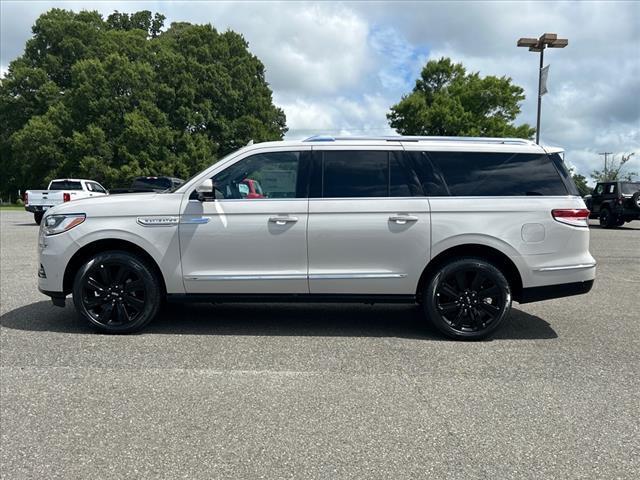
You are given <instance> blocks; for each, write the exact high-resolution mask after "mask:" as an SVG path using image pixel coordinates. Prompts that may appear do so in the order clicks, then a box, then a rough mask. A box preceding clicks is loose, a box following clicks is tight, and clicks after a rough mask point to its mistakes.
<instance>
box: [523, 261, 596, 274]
mask: <svg viewBox="0 0 640 480" xmlns="http://www.w3.org/2000/svg"><path fill="white" fill-rule="evenodd" d="M596 265H597V264H596V263H582V264H579V265H561V266H558V267H542V268H536V269H535V271H536V272H556V271H558V270H581V269H584V268H595V266H596Z"/></svg>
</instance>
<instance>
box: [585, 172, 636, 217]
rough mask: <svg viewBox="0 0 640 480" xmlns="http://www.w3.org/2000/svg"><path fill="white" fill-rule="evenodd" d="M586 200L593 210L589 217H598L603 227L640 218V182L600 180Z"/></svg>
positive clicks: (589, 207) (590, 209)
mask: <svg viewBox="0 0 640 480" xmlns="http://www.w3.org/2000/svg"><path fill="white" fill-rule="evenodd" d="M584 202H585V204H586V205H587V208H588V209H589V211H590V212H591V213H590V215H589V218H598V219H599V220H600V226H601V227H603V228H612V227H619V226H621V225H623V224H624V223H625V222H630V221H632V220H640V182H629V181H614V182H598V184H597V185H596V188H594V189H593V192H592V193H591V195H587V196H586V197H584Z"/></svg>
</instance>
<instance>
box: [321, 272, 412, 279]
mask: <svg viewBox="0 0 640 480" xmlns="http://www.w3.org/2000/svg"><path fill="white" fill-rule="evenodd" d="M406 276H407V274H406V273H311V274H309V280H356V279H367V278H373V279H376V278H405V277H406Z"/></svg>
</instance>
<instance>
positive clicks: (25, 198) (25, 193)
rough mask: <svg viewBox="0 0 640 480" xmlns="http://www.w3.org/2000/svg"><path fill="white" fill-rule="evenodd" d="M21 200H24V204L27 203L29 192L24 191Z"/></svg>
mask: <svg viewBox="0 0 640 480" xmlns="http://www.w3.org/2000/svg"><path fill="white" fill-rule="evenodd" d="M22 200H23V201H24V204H25V205H28V204H29V194H28V193H27V192H24V198H23V199H22Z"/></svg>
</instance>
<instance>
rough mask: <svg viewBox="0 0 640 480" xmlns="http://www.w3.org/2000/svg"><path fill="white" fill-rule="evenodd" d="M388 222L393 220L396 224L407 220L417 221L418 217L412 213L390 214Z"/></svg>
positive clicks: (404, 222)
mask: <svg viewBox="0 0 640 480" xmlns="http://www.w3.org/2000/svg"><path fill="white" fill-rule="evenodd" d="M389 221H390V222H395V223H397V224H398V225H405V224H406V223H408V222H417V221H418V217H416V216H413V215H392V216H390V217H389Z"/></svg>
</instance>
